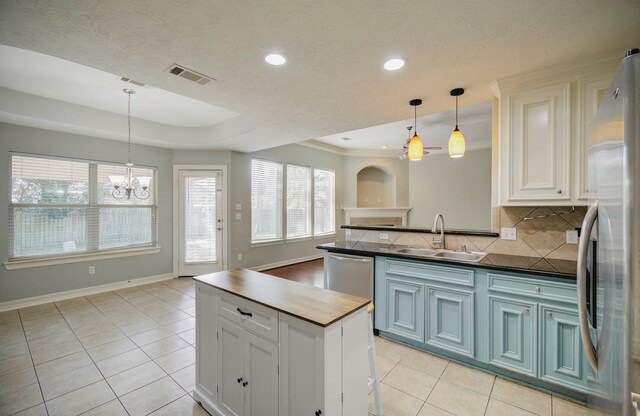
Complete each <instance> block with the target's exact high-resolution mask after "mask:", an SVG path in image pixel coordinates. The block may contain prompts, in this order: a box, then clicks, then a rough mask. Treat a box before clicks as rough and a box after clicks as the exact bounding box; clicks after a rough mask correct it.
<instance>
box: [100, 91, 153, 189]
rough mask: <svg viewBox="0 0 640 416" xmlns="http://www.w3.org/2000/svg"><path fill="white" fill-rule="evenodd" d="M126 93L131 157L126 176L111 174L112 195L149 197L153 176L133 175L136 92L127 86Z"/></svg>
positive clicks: (128, 161) (128, 160)
mask: <svg viewBox="0 0 640 416" xmlns="http://www.w3.org/2000/svg"><path fill="white" fill-rule="evenodd" d="M122 91H123V92H124V93H125V94H127V126H128V131H129V148H128V149H129V150H128V153H129V157H128V159H127V164H126V165H125V166H126V169H125V172H126V174H125V176H120V175H111V176H109V180H110V181H111V185H112V186H113V192H112V193H111V195H112V196H113V197H114V198H115V199H124V198H127V199H131V195H133V196H135V197H136V198H138V199H142V200H144V199H148V198H149V195H150V193H149V185H150V184H151V180H152V178H151V177H150V176H140V177H139V178H135V177H134V176H133V163H131V96H132V95H133V94H135V93H136V92H135V91H134V90H132V89H129V88H125V89H123V90H122Z"/></svg>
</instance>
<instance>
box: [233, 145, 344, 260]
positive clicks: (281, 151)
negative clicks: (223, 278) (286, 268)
mask: <svg viewBox="0 0 640 416" xmlns="http://www.w3.org/2000/svg"><path fill="white" fill-rule="evenodd" d="M252 157H258V158H262V159H267V160H274V161H280V162H290V163H295V164H299V165H305V166H311V167H315V168H327V169H333V170H334V171H335V174H336V231H337V232H338V239H341V238H342V231H341V230H340V229H339V227H340V224H342V219H341V215H340V213H341V211H342V210H341V209H340V207H341V205H342V195H343V184H342V181H340V178H342V177H343V175H344V173H343V157H342V156H339V155H336V154H333V153H328V152H323V151H319V150H315V149H311V148H309V147H306V146H301V145H297V144H291V145H286V146H280V147H274V148H272V149H267V150H262V151H259V152H254V153H239V152H232V153H231V174H230V183H231V186H230V191H231V192H230V200H231V201H230V203H231V207H232V208H233V209H232V210H231V211H230V215H229V221H230V222H231V223H232V226H231V230H232V231H233V232H232V233H231V235H230V238H229V240H230V251H229V252H230V258H229V263H230V264H231V266H232V267H244V268H249V267H254V266H259V265H264V264H272V263H277V262H281V261H285V260H290V259H296V258H301V257H307V256H311V255H316V254H319V251H318V250H317V249H316V248H315V246H316V245H317V244H319V243H323V242H329V241H333V240H334V239H335V237H323V238H315V239H307V240H303V241H296V242H285V243H276V244H273V245H263V246H254V247H252V246H251V158H252ZM235 204H242V220H240V221H237V220H235ZM238 254H242V256H243V260H242V261H239V260H238Z"/></svg>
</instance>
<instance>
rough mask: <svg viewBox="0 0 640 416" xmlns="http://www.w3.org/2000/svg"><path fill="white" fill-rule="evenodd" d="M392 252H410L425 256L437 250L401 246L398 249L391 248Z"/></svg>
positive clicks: (434, 253) (414, 254)
mask: <svg viewBox="0 0 640 416" xmlns="http://www.w3.org/2000/svg"><path fill="white" fill-rule="evenodd" d="M393 252H394V253H402V254H410V255H412V256H425V257H433V256H434V255H436V254H437V253H438V252H439V251H438V250H432V249H430V248H410V247H407V248H401V249H398V250H393Z"/></svg>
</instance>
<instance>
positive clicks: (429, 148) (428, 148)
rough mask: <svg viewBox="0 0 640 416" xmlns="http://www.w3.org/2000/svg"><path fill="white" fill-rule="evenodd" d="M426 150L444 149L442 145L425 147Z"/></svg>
mask: <svg viewBox="0 0 640 416" xmlns="http://www.w3.org/2000/svg"><path fill="white" fill-rule="evenodd" d="M423 149H424V150H442V147H423Z"/></svg>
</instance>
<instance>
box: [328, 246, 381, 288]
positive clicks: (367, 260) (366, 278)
mask: <svg viewBox="0 0 640 416" xmlns="http://www.w3.org/2000/svg"><path fill="white" fill-rule="evenodd" d="M325 259H326V264H325V273H324V287H325V288H326V289H330V290H335V291H337V292H343V293H348V294H350V295H355V296H360V297H363V298H367V299H373V258H372V257H362V256H353V255H350V254H340V253H331V252H329V253H327V255H326V256H325Z"/></svg>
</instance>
